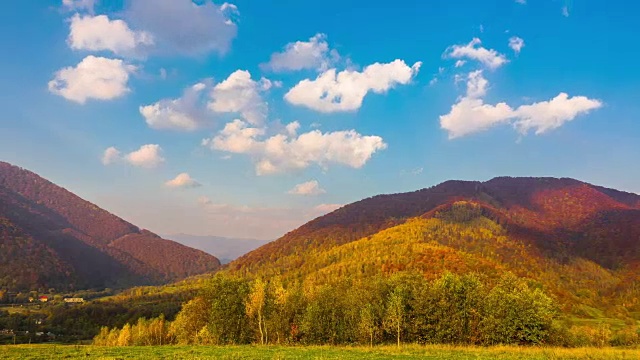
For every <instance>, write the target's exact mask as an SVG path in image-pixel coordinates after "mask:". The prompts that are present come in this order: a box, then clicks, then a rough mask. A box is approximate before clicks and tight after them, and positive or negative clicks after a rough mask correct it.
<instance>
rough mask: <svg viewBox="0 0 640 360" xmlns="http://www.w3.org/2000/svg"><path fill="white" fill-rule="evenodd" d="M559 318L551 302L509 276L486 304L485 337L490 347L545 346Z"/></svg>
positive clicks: (520, 281)
mask: <svg viewBox="0 0 640 360" xmlns="http://www.w3.org/2000/svg"><path fill="white" fill-rule="evenodd" d="M556 314H557V309H556V306H555V305H554V303H553V301H552V299H551V298H549V297H548V296H547V295H545V294H544V293H543V292H542V291H541V290H540V289H531V288H530V287H529V286H528V285H527V283H526V282H525V281H524V280H523V279H520V278H518V277H516V276H515V275H513V274H511V273H507V274H505V275H504V276H502V278H501V279H500V281H499V283H498V284H497V285H496V286H495V287H494V288H493V289H492V290H491V291H490V292H489V295H488V296H487V298H486V301H485V303H484V314H483V315H484V316H483V319H482V321H481V323H480V328H481V332H482V337H483V340H484V342H485V343H487V344H541V343H544V342H545V341H546V340H547V338H548V336H549V332H550V329H551V328H552V324H553V320H554V318H555V317H556Z"/></svg>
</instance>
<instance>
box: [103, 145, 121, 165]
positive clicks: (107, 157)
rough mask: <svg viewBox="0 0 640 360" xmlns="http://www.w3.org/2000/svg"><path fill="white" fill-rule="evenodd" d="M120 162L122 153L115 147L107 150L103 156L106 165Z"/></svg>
mask: <svg viewBox="0 0 640 360" xmlns="http://www.w3.org/2000/svg"><path fill="white" fill-rule="evenodd" d="M118 160H120V151H118V149H116V148H115V147H113V146H111V147H109V148H107V149H106V150H105V151H104V154H103V155H102V164H104V165H110V164H113V163H114V162H116V161H118Z"/></svg>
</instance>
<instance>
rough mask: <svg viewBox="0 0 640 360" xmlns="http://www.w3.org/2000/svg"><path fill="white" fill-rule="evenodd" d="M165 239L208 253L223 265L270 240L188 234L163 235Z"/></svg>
mask: <svg viewBox="0 0 640 360" xmlns="http://www.w3.org/2000/svg"><path fill="white" fill-rule="evenodd" d="M164 237H165V238H167V239H170V240H173V241H177V242H179V243H180V244H182V245H186V246H188V247H192V248H194V249H199V250H202V251H204V252H206V253H209V254H211V255H213V256H215V257H217V258H218V259H220V261H221V262H222V263H223V264H226V263H229V262H231V261H233V260H235V259H237V258H239V257H240V256H242V255H244V254H246V253H248V252H249V251H251V250H255V249H257V248H259V247H260V246H262V245H264V244H266V243H268V242H269V241H271V240H257V239H235V238H227V237H222V236H196V235H188V234H174V235H164Z"/></svg>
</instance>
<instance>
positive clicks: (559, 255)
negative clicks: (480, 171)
mask: <svg viewBox="0 0 640 360" xmlns="http://www.w3.org/2000/svg"><path fill="white" fill-rule="evenodd" d="M462 200H465V201H472V202H473V203H474V204H478V205H479V206H482V207H484V208H486V209H490V211H491V216H490V218H492V219H495V220H497V221H499V222H500V224H501V225H503V226H504V227H505V228H506V229H507V231H508V232H509V234H511V235H513V236H517V237H518V238H519V239H521V241H523V242H526V243H527V244H530V245H532V246H534V247H535V248H536V249H537V250H539V251H541V252H543V253H545V254H546V256H551V257H553V258H555V259H558V260H560V261H563V260H567V259H569V258H572V257H576V256H579V257H583V258H586V259H588V260H592V261H594V262H595V263H597V264H599V265H601V266H603V267H605V268H609V269H616V268H619V267H621V266H625V265H628V264H631V263H634V262H637V261H639V260H640V196H639V195H636V194H631V193H626V192H621V191H617V190H613V189H607V188H603V187H600V186H594V185H590V184H587V183H583V182H580V181H578V180H574V179H566V178H562V179H556V178H510V177H499V178H495V179H492V180H489V181H486V182H475V181H447V182H444V183H442V184H439V185H437V186H434V187H431V188H427V189H422V190H418V191H415V192H410V193H402V194H392V195H379V196H375V197H372V198H368V199H364V200H361V201H358V202H355V203H353V204H350V205H347V206H344V207H342V208H340V209H338V210H336V211H334V212H332V213H330V214H327V215H325V216H322V217H320V218H317V219H315V220H313V221H311V222H309V223H307V224H305V225H303V226H301V227H300V228H298V229H296V230H294V231H292V232H290V233H288V234H286V235H285V236H283V237H282V238H280V239H278V240H276V241H274V242H272V243H269V244H266V245H265V246H263V247H261V248H259V249H257V250H255V251H252V252H250V253H248V254H247V255H245V256H243V257H241V258H239V259H238V260H236V261H234V262H233V263H231V264H230V268H231V269H235V270H239V269H244V271H252V270H256V271H257V270H259V269H261V268H263V267H265V266H266V267H272V268H273V267H275V268H277V267H278V266H279V265H278V264H284V263H287V264H290V263H291V261H289V260H287V257H291V256H296V255H299V254H302V253H305V252H309V251H314V252H322V251H325V250H327V249H331V248H334V247H336V246H340V245H342V244H346V243H349V242H352V241H356V240H359V239H362V238H365V237H368V236H371V235H373V234H376V233H378V232H380V231H381V230H384V229H388V228H391V227H393V226H396V225H400V224H403V223H404V222H405V221H406V220H407V219H409V218H413V217H419V216H426V217H430V216H433V213H434V210H436V209H438V208H439V207H442V206H449V205H451V204H453V203H455V202H457V201H462ZM279 271H286V268H282V269H280V270H279Z"/></svg>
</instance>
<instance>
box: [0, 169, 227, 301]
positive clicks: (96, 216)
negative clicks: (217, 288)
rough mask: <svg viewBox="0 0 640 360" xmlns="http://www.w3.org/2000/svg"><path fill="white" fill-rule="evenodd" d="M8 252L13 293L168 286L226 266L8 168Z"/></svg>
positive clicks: (0, 180) (4, 179) (0, 230)
mask: <svg viewBox="0 0 640 360" xmlns="http://www.w3.org/2000/svg"><path fill="white" fill-rule="evenodd" d="M0 249H1V250H2V251H0V274H2V276H0V288H5V289H9V290H11V291H17V290H32V289H49V288H56V289H58V290H73V289H83V288H104V287H113V288H122V287H128V286H133V285H143V284H160V283H166V282H170V281H175V280H179V279H182V278H185V277H187V276H191V275H197V274H201V273H204V272H208V271H212V270H215V269H217V268H218V267H219V266H220V262H219V261H218V259H216V258H215V257H214V256H211V255H209V254H206V253H204V252H202V251H199V250H195V249H191V248H189V247H186V246H184V245H181V244H178V243H176V242H173V241H169V240H163V239H161V238H160V237H158V236H157V235H155V234H153V233H151V232H149V231H146V230H141V229H139V228H138V227H136V226H134V225H132V224H130V223H128V222H126V221H125V220H123V219H120V218H118V217H117V216H115V215H113V214H110V213H109V212H107V211H105V210H103V209H100V208H99V207H97V206H96V205H94V204H92V203H90V202H88V201H85V200H83V199H81V198H79V197H78V196H76V195H74V194H73V193H71V192H69V191H67V190H65V189H63V188H61V187H59V186H57V185H55V184H53V183H51V182H49V181H47V180H45V179H43V178H41V177H40V176H38V175H36V174H34V173H32V172H30V171H27V170H24V169H21V168H19V167H16V166H13V165H11V164H8V163H4V162H0Z"/></svg>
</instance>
